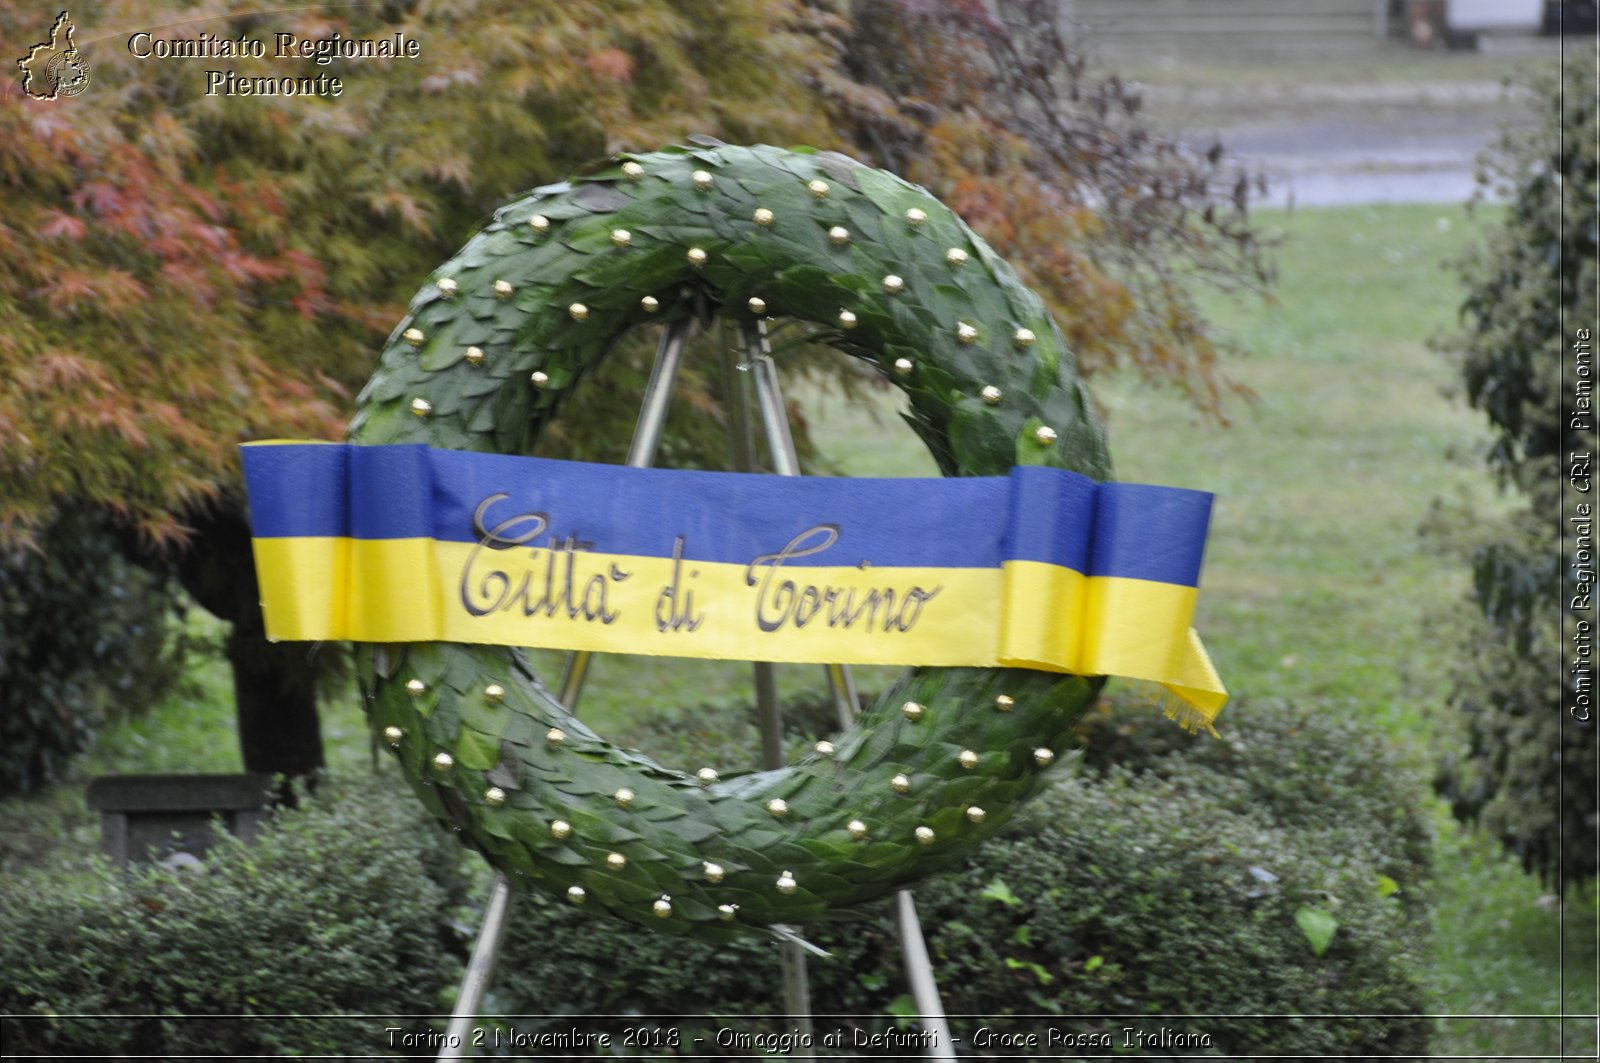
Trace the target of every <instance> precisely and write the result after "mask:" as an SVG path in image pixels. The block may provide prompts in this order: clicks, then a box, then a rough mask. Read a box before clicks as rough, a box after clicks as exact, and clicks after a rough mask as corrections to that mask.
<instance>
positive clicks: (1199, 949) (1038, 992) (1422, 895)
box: [490, 701, 1430, 1056]
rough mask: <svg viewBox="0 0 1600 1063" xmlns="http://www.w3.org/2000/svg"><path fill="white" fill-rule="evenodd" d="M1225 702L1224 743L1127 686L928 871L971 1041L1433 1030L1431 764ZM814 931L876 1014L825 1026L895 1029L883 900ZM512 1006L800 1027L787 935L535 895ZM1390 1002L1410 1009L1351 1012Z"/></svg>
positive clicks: (1291, 1045) (1260, 1046) (1416, 1033)
mask: <svg viewBox="0 0 1600 1063" xmlns="http://www.w3.org/2000/svg"><path fill="white" fill-rule="evenodd" d="M1226 723H1227V732H1228V737H1226V738H1225V739H1224V740H1222V741H1220V742H1219V741H1217V740H1214V739H1212V738H1209V737H1201V738H1199V739H1196V740H1191V739H1188V738H1186V737H1185V736H1183V734H1182V732H1180V731H1177V729H1176V728H1174V727H1173V726H1172V725H1171V724H1169V723H1167V722H1166V721H1164V720H1162V719H1161V718H1160V714H1159V713H1154V712H1152V711H1151V710H1149V709H1147V708H1146V709H1141V710H1137V711H1136V712H1135V711H1134V710H1130V709H1129V707H1128V705H1127V703H1126V702H1119V701H1114V702H1112V703H1111V705H1110V707H1109V708H1108V709H1107V710H1106V711H1105V712H1104V713H1102V714H1100V716H1098V717H1097V719H1096V720H1095V721H1093V722H1092V723H1091V724H1090V726H1089V727H1088V728H1086V732H1085V740H1086V742H1087V750H1086V753H1085V755H1084V758H1083V761H1084V762H1083V764H1082V765H1080V767H1079V770H1078V771H1077V772H1076V773H1073V772H1071V771H1070V770H1069V771H1066V772H1064V773H1063V774H1064V778H1063V780H1062V782H1061V783H1060V785H1058V786H1057V787H1055V788H1054V789H1053V790H1052V791H1051V792H1050V793H1048V794H1047V795H1046V796H1045V797H1043V798H1041V799H1040V801H1039V802H1037V803H1036V805H1035V806H1034V809H1033V812H1032V814H1031V815H1029V816H1028V817H1027V818H1026V821H1025V822H1024V823H1022V824H1021V825H1020V826H1018V827H1017V828H1016V829H1014V830H1012V831H1011V832H1010V833H1009V834H1008V835H1006V836H1004V837H1001V838H998V839H996V840H994V841H993V842H991V843H990V844H988V845H987V846H985V847H984V848H983V849H982V850H981V851H980V852H979V854H978V855H977V856H975V857H974V858H973V859H972V860H970V861H969V862H968V863H967V864H966V865H964V866H963V867H960V868H958V869H956V870H954V871H951V872H949V873H946V874H945V875H942V876H940V877H938V878H935V879H934V880H932V881H931V882H929V883H927V884H925V885H923V886H921V887H919V888H918V890H917V893H916V896H917V904H918V907H919V910H920V913H921V917H922V922H923V926H924V929H925V931H926V934H927V938H928V945H929V948H930V951H931V953H932V955H933V960H934V964H935V968H936V974H937V977H938V981H939V986H940V989H941V992H942V994H943V998H944V1003H945V1008H946V1010H947V1012H949V1013H950V1015H951V1016H952V1017H953V1018H952V1025H953V1027H954V1030H955V1033H956V1034H957V1036H960V1037H962V1038H963V1042H962V1044H961V1045H959V1046H958V1047H959V1048H961V1049H963V1050H966V1049H970V1048H972V1047H974V1042H973V1041H972V1038H973V1037H974V1036H975V1035H976V1033H977V1031H978V1030H979V1029H980V1028H985V1027H986V1028H988V1029H990V1030H999V1031H1010V1032H1035V1033H1038V1034H1039V1035H1040V1036H1041V1037H1043V1036H1044V1035H1045V1034H1046V1032H1047V1031H1048V1030H1050V1029H1054V1030H1056V1031H1058V1033H1061V1034H1078V1035H1081V1036H1083V1037H1084V1038H1085V1039H1087V1038H1090V1037H1092V1036H1105V1037H1109V1038H1111V1039H1112V1042H1113V1046H1114V1047H1115V1048H1123V1049H1126V1048H1129V1047H1130V1045H1129V1044H1128V1042H1129V1041H1130V1040H1131V1041H1132V1042H1133V1044H1132V1046H1131V1047H1133V1048H1138V1047H1139V1046H1140V1044H1141V1042H1140V1040H1139V1038H1140V1035H1141V1034H1142V1035H1144V1037H1145V1038H1146V1039H1145V1040H1144V1041H1143V1042H1142V1046H1143V1049H1144V1050H1145V1051H1155V1052H1159V1053H1164V1054H1174V1053H1176V1054H1188V1053H1196V1054H1202V1055H1216V1054H1220V1055H1228V1056H1234V1055H1283V1054H1294V1055H1299V1054H1306V1055H1319V1054H1339V1055H1391V1054H1403V1055H1413V1054H1422V1053H1425V1052H1426V1050H1427V1041H1428V1030H1429V1022H1428V1020H1427V1019H1425V1018H1424V1017H1423V1016H1422V1014H1421V1013H1422V1012H1423V1011H1424V1008H1425V997H1424V989H1423V977H1424V971H1425V969H1426V964H1425V952H1424V948H1425V942H1426V935H1427V895H1428V891H1427V883H1426V876H1427V860H1428V851H1429V844H1430V839H1429V832H1428V828H1427V825H1426V820H1425V817H1424V816H1423V814H1422V812H1421V808H1420V804H1419V802H1420V794H1421V792H1422V788H1421V785H1420V783H1419V782H1418V781H1417V780H1414V779H1411V778H1409V777H1408V776H1407V773H1406V772H1405V771H1404V770H1403V769H1402V767H1401V765H1400V763H1399V762H1398V760H1397V759H1396V758H1395V757H1394V756H1393V755H1392V753H1391V751H1390V750H1389V749H1388V748H1387V747H1386V745H1385V743H1384V740H1383V738H1382V736H1381V735H1377V734H1374V733H1373V732H1372V731H1371V730H1369V729H1363V728H1361V727H1360V726H1359V725H1358V724H1356V723H1355V722H1354V721H1353V719H1352V714H1348V713H1336V712H1313V711H1310V710H1307V709H1305V708H1302V707H1296V706H1293V705H1288V704H1283V703H1273V702H1269V703H1261V704H1255V705H1250V704H1239V705H1235V706H1232V707H1230V709H1229V712H1228V717H1227V721H1226ZM1147 724H1148V725H1149V726H1147ZM1140 733H1143V734H1148V735H1150V736H1152V741H1151V743H1150V747H1149V748H1147V749H1139V748H1138V747H1139V745H1140V744H1139V743H1138V742H1137V741H1136V740H1135V739H1134V736H1135V735H1137V734H1140ZM1107 735H1112V736H1115V737H1116V742H1117V743H1118V744H1119V745H1120V749H1121V751H1120V752H1118V753H1116V755H1115V756H1112V755H1110V754H1108V752H1107V750H1106V749H1105V748H1104V746H1105V743H1106V742H1107V741H1109V740H1108V739H1107V738H1106V736H1107ZM1097 736H1098V741H1097ZM805 931H806V934H807V937H808V938H809V939H810V940H812V941H813V942H815V943H817V944H818V945H820V946H822V947H824V948H826V949H827V950H828V951H829V952H830V953H831V956H830V958H829V959H826V960H813V961H812V963H811V965H810V976H811V988H812V993H813V1005H814V1008H815V1010H816V1011H817V1012H818V1013H819V1014H832V1015H844V1014H855V1015H858V1016H865V1018H860V1019H856V1020H838V1021H837V1022H835V1021H833V1020H828V1021H827V1022H824V1023H822V1024H820V1025H821V1026H822V1027H826V1028H830V1029H831V1028H833V1027H835V1026H839V1025H843V1026H851V1025H859V1026H860V1027H861V1028H863V1029H869V1030H881V1029H883V1028H884V1027H885V1026H886V1024H888V1023H890V1022H892V1021H893V1018H892V1016H894V1015H896V1014H909V1013H910V1004H909V1001H908V1000H907V999H906V998H905V996H904V983H903V979H902V977H901V974H900V960H899V954H898V945H897V943H896V940H895V938H894V935H893V931H892V925H891V922H890V920H889V918H888V911H887V908H886V907H883V908H880V909H878V910H875V911H873V912H869V913H866V915H865V917H864V918H862V919H859V920H857V921H854V922H848V923H836V924H831V925H816V926H810V927H807V928H805ZM490 1006H491V1008H492V1009H493V1010H495V1011H497V1012H499V1013H502V1014H510V1013H523V1014H530V1013H533V1014H585V1015H619V1014H620V1015H627V1014H639V1015H650V1014H660V1015H701V1016H720V1017H722V1018H721V1019H715V1020H713V1019H700V1020H689V1021H687V1022H685V1023H683V1024H680V1025H682V1027H683V1029H684V1033H685V1038H684V1042H683V1043H684V1046H685V1047H684V1049H683V1050H685V1051H688V1050H690V1049H691V1048H692V1049H693V1050H694V1051H699V1052H706V1051H715V1050H716V1042H715V1030H716V1028H717V1027H718V1026H719V1025H722V1024H724V1022H725V1020H729V1019H731V1018H732V1017H735V1016H766V1017H767V1018H766V1019H763V1020H750V1019H744V1020H740V1022H739V1025H740V1026H741V1027H742V1028H744V1029H749V1030H761V1029H765V1030H767V1031H768V1032H781V1031H783V1030H785V1029H789V1028H790V1027H789V1026H788V1025H786V1024H785V1022H784V1021H783V1019H782V1017H781V1014H780V1013H781V1011H782V1004H781V1000H780V998H779V990H778V962H777V950H776V947H775V946H774V945H773V944H771V943H768V942H751V943H747V944H740V945H733V946H702V945H696V944H693V943H685V942H684V941H683V940H681V939H678V938H668V937H661V936H654V935H650V934H648V933H643V934H641V933H639V932H637V931H636V930H634V929H632V928H631V927H627V926H624V925H621V924H615V923H612V922H609V921H606V920H604V919H597V918H595V917H594V916H593V915H592V913H589V912H587V911H585V910H579V909H573V908H571V907H568V906H565V905H562V904H560V903H557V902H545V901H542V900H536V899H532V898H530V899H522V898H519V899H518V902H517V904H516V906H515V907H514V909H513V920H512V925H511V929H510V932H509V933H508V935H507V945H506V953H505V955H504V956H503V957H502V961H501V966H500V973H499V975H498V977H497V986H496V989H495V991H494V994H493V996H492V997H491V1000H490ZM1372 1015H1383V1016H1388V1017H1385V1018H1372V1017H1348V1018H1343V1017H1341V1016H1372ZM1022 1016H1043V1017H1044V1018H1022ZM1163 1016H1192V1017H1190V1018H1179V1017H1163ZM552 1022H557V1023H558V1022H559V1020H546V1021H545V1022H543V1023H542V1024H541V1023H539V1022H534V1021H529V1020H523V1021H522V1023H521V1025H523V1026H525V1027H530V1028H531V1027H534V1026H539V1025H545V1026H549V1025H551V1023H552ZM1125 1030H1127V1031H1133V1032H1132V1033H1127V1032H1125ZM1163 1030H1164V1031H1166V1033H1167V1035H1168V1040H1167V1041H1166V1042H1165V1043H1161V1040H1160V1039H1161V1038H1162V1036H1163V1034H1162V1031H1163ZM1175 1035H1194V1036H1186V1037H1185V1038H1184V1043H1175V1042H1174V1041H1173V1040H1171V1038H1172V1036H1175ZM1199 1035H1204V1037H1203V1038H1202V1037H1200V1036H1199ZM695 1036H700V1037H705V1038H706V1039H707V1040H706V1041H705V1042H704V1043H701V1044H699V1045H693V1044H692V1043H691V1039H692V1038H693V1037H695ZM1152 1039H1154V1040H1152ZM847 1043H848V1042H847ZM1158 1044H1159V1047H1154V1046H1156V1045H1158ZM1080 1045H1084V1046H1085V1047H1086V1042H1080ZM1038 1051H1040V1052H1044V1053H1046V1054H1073V1053H1074V1052H1075V1053H1077V1054H1084V1048H1083V1047H1079V1048H1070V1047H1060V1046H1058V1047H1057V1048H1056V1050H1055V1052H1054V1053H1051V1051H1050V1048H1049V1046H1048V1045H1047V1044H1046V1043H1045V1042H1044V1041H1042V1040H1041V1042H1040V1045H1039V1049H1038Z"/></svg>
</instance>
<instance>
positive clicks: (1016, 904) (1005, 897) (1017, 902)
mask: <svg viewBox="0 0 1600 1063" xmlns="http://www.w3.org/2000/svg"><path fill="white" fill-rule="evenodd" d="M978 896H980V897H982V898H984V899H985V900H991V901H999V902H1000V903H1001V904H1008V905H1010V906H1011V907H1013V908H1020V907H1022V900H1021V899H1020V898H1019V897H1018V896H1017V895H1016V894H1015V893H1012V892H1011V888H1010V887H1009V886H1007V885H1006V884H1005V882H1004V881H1002V880H1001V879H995V880H994V881H993V882H991V883H989V884H988V885H987V886H985V887H984V889H983V892H982V893H980V894H978Z"/></svg>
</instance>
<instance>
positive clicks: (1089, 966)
mask: <svg viewBox="0 0 1600 1063" xmlns="http://www.w3.org/2000/svg"><path fill="white" fill-rule="evenodd" d="M1105 962H1106V958H1105V957H1104V956H1090V957H1089V958H1088V959H1087V960H1084V961H1083V969H1084V971H1086V972H1087V971H1095V970H1099V969H1100V966H1101V964H1103V963H1105Z"/></svg>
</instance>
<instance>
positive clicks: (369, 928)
mask: <svg viewBox="0 0 1600 1063" xmlns="http://www.w3.org/2000/svg"><path fill="white" fill-rule="evenodd" d="M302 804H303V805H304V807H303V808H302V809H300V810H297V811H293V812H280V813H279V814H278V815H277V816H276V817H275V819H274V821H273V823H272V824H271V825H270V826H269V827H268V829H266V830H265V831H264V832H263V833H262V834H261V836H260V837H259V838H258V840H257V841H256V843H255V844H254V845H252V846H245V845H243V844H242V843H239V842H237V841H234V840H231V839H230V840H228V841H226V842H225V844H223V845H222V846H220V847H219V848H217V849H215V850H213V851H212V853H210V854H208V856H207V858H206V860H205V863H204V870H201V871H193V872H186V873H174V872H170V871H165V870H162V869H159V868H155V869H150V868H141V869H135V870H131V871H130V872H129V873H127V874H123V873H121V872H119V871H117V870H115V869H113V868H112V867H110V866H109V864H108V863H107V862H106V861H105V860H104V859H103V858H99V857H95V858H93V859H89V860H86V861H85V868H84V870H83V871H82V872H81V873H80V874H79V875H77V876H76V877H74V878H72V879H69V880H65V881H63V880H62V879H61V878H60V877H59V872H58V873H57V874H56V875H55V876H51V877H46V876H44V875H42V874H38V873H28V874H23V875H17V876H11V877H8V879H7V880H6V881H5V882H4V883H3V884H0V971H3V972H4V976H3V977H0V1013H11V1014H14V1015H17V1016H30V1017H29V1018H17V1019H8V1020H5V1035H4V1036H5V1048H6V1051H7V1052H13V1053H23V1054H25V1053H34V1052H37V1053H48V1054H71V1053H82V1054H96V1055H101V1054H104V1055H118V1054H124V1053H127V1054H134V1055H152V1056H160V1055H167V1054H172V1055H182V1054H186V1053H204V1054H208V1055H212V1056H217V1057H225V1056H247V1055H256V1054H268V1055H305V1054H317V1053H330V1054H332V1053H360V1052H375V1051H387V1050H389V1049H388V1047H387V1037H386V1035H385V1034H384V1031H383V1027H384V1025H385V1024H384V1022H383V1021H381V1020H380V1019H376V1018H358V1019H343V1018H338V1017H331V1018H327V1017H325V1018H302V1019H286V1018H282V1017H272V1018H250V1016H253V1015H262V1016H283V1015H287V1014H305V1015H312V1016H316V1015H323V1016H326V1015H329V1014H330V1013H331V1014H334V1015H337V1014H338V1013H349V1014H353V1015H362V1014H370V1015H382V1014H385V1013H405V1012H416V1011H438V1010H441V1009H444V1010H448V1002H447V1001H446V1000H445V999H443V997H442V996H441V994H442V993H448V992H449V991H450V990H449V987H450V986H451V985H452V984H453V982H454V979H455V978H456V977H457V975H458V970H459V969H458V966H457V964H456V961H455V959H454V957H453V956H452V955H451V950H450V948H449V945H450V935H449V932H448V929H447V927H446V926H445V924H444V920H445V919H446V917H447V913H448V911H449V910H450V907H451V904H452V894H453V893H454V892H457V891H459V890H460V889H461V888H462V887H463V886H464V882H463V880H461V879H460V870H459V869H460V866H461V864H460V860H459V846H457V845H456V843H455V842H454V840H453V839H451V838H450V836H449V835H448V833H447V832H444V831H442V830H440V829H439V828H437V827H435V826H434V825H433V824H432V823H431V822H428V821H425V820H424V819H423V818H422V817H421V815H420V814H419V812H420V810H418V809H416V807H415V805H416V803H415V802H414V801H412V800H410V798H409V795H403V794H400V792H399V790H398V787H397V784H396V783H395V782H394V781H393V780H390V781H388V782H387V783H385V782H383V781H382V780H371V781H361V782H354V783H348V782H347V783H344V784H336V783H325V784H324V785H323V786H322V787H321V788H320V790H319V793H318V795H317V797H316V799H315V800H314V801H307V802H302ZM90 1013H97V1014H113V1015H134V1016H143V1017H140V1018H115V1019H88V1018H74V1017H72V1016H74V1015H75V1014H90ZM413 1025H414V1024H413Z"/></svg>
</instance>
